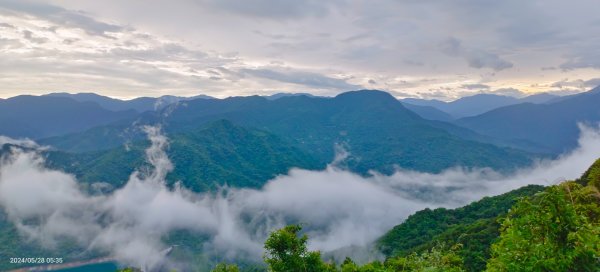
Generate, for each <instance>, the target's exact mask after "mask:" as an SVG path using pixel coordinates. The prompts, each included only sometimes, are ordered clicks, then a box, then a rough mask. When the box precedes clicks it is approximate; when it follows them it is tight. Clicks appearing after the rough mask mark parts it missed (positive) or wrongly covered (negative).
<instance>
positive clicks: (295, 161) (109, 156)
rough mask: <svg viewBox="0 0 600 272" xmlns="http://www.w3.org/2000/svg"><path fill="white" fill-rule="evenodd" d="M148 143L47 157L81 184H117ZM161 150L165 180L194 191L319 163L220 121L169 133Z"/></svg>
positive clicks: (139, 161)
mask: <svg viewBox="0 0 600 272" xmlns="http://www.w3.org/2000/svg"><path fill="white" fill-rule="evenodd" d="M148 145H149V142H147V141H140V142H136V143H134V144H132V145H130V146H129V147H128V148H129V150H127V149H126V147H119V148H115V149H111V150H108V151H101V152H91V153H80V154H71V153H64V152H51V153H49V154H48V161H49V165H50V166H51V167H55V168H61V169H64V170H65V171H67V172H69V173H74V174H75V175H76V176H77V177H78V178H79V179H80V181H83V182H84V183H88V184H89V183H93V182H108V183H110V184H112V185H115V186H116V187H120V186H122V185H123V183H124V182H126V181H127V180H128V178H129V175H130V174H131V173H132V172H133V171H134V170H135V169H138V168H140V167H143V166H144V165H145V161H144V150H145V149H146V148H147V147H148ZM167 154H168V155H169V158H170V159H171V160H172V162H173V164H174V166H175V168H174V171H173V172H172V173H170V174H169V175H168V176H167V179H168V181H169V183H173V182H175V181H178V180H180V181H182V183H183V185H184V186H185V187H186V188H188V189H191V190H194V191H207V190H211V189H214V188H216V186H222V185H225V184H227V185H229V186H233V187H252V188H258V187H260V186H262V185H263V184H264V183H265V182H266V181H268V180H270V179H272V178H274V177H275V176H276V175H279V174H285V173H287V172H288V171H289V170H290V168H292V167H301V168H304V169H317V168H321V167H324V166H325V165H324V164H320V163H319V162H318V161H317V160H315V159H314V158H313V157H311V156H310V155H307V154H305V153H303V152H302V151H300V150H298V149H297V148H294V147H292V146H291V145H290V144H289V143H287V142H286V141H284V140H282V139H280V138H279V137H277V136H274V135H272V134H270V133H268V132H264V131H260V130H255V129H246V128H242V127H239V126H236V125H234V124H232V123H231V122H229V121H225V120H220V121H215V122H211V123H208V124H205V125H202V126H200V127H197V128H195V129H191V130H188V131H186V132H185V133H181V134H175V135H171V136H170V138H169V148H168V150H167Z"/></svg>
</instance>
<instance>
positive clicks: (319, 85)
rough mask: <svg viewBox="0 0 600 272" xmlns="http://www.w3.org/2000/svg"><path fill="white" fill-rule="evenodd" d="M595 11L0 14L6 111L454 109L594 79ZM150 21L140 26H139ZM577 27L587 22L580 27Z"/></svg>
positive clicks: (50, 5)
mask: <svg viewBox="0 0 600 272" xmlns="http://www.w3.org/2000/svg"><path fill="white" fill-rule="evenodd" d="M596 6H597V3H596V2H595V1H594V0H577V1H574V2H573V1H570V2H565V1H559V0H550V1H544V2H543V4H542V3H541V2H536V1H533V2H527V3H523V1H518V0H508V1H488V0H485V1H478V2H475V1H462V0H461V1H452V2H447V1H393V0H384V1H381V2H379V3H378V4H377V5H372V4H371V3H370V2H368V1H361V0H335V1H314V0H299V1H283V2H281V1H269V0H250V1H244V3H243V4H240V3H238V2H236V1H229V0H228V1H214V0H199V1H178V2H176V3H172V2H167V1H153V2H152V3H148V2H147V1H127V2H123V1H114V0H108V2H106V1H104V2H102V3H97V2H96V1H79V0H75V1H74V0H52V1H49V2H48V1H37V0H26V1H15V0H0V57H1V58H2V60H3V63H2V64H0V73H1V74H2V76H0V83H2V84H0V86H2V87H0V97H8V96H14V95H17V94H20V93H23V92H27V93H37V94H40V93H47V92H52V91H71V92H90V91H97V92H100V93H102V94H105V95H111V96H117V97H136V96H140V95H147V96H159V95H164V94H173V95H184V96H185V95H189V96H191V95H197V94H200V93H204V94H208V95H211V96H216V97H226V96H231V95H249V94H271V93H274V92H280V91H288V92H307V91H310V92H313V93H314V94H318V95H334V94H337V93H340V92H342V91H348V90H352V89H356V88H362V87H368V88H379V89H384V90H388V91H391V92H394V93H396V94H402V93H404V94H407V95H404V96H417V97H426V98H435V97H437V98H441V99H445V100H448V99H453V98H457V97H459V96H463V95H467V94H470V93H473V92H476V91H477V90H472V89H469V88H464V87H463V86H468V85H473V84H485V85H487V86H490V89H502V88H515V89H518V90H520V91H523V92H526V93H530V92H539V91H549V90H552V88H553V87H552V86H551V85H552V83H553V82H556V81H559V80H561V79H564V78H570V79H571V80H583V81H586V80H590V79H592V78H597V77H598V69H599V68H600V58H599V56H598V53H597V50H596V48H597V44H598V43H599V41H600V40H599V39H600V38H599V37H600V35H598V34H600V23H598V19H597V16H596V14H595V13H594V10H595V8H596ZM140 10H143V11H144V12H140ZM572 14H577V16H570V15H572Z"/></svg>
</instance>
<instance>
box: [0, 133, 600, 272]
mask: <svg viewBox="0 0 600 272" xmlns="http://www.w3.org/2000/svg"><path fill="white" fill-rule="evenodd" d="M145 131H146V132H147V133H148V136H149V138H150V140H151V142H152V145H151V147H149V148H148V149H147V151H146V159H147V160H148V162H149V163H150V164H151V165H152V166H153V168H152V169H149V170H147V171H136V172H134V173H132V174H131V176H130V178H129V180H128V182H127V183H126V185H125V186H124V187H122V188H120V189H117V190H115V191H114V192H112V193H110V194H105V195H91V194H88V193H86V192H85V191H84V190H82V189H81V188H80V187H79V184H78V182H77V180H76V178H75V177H74V176H73V175H70V174H68V173H64V172H61V171H57V170H51V169H47V168H45V167H44V159H43V157H42V156H41V155H40V154H39V151H36V150H35V148H34V147H35V145H34V144H33V143H32V142H29V141H26V142H22V141H21V142H20V141H15V140H10V139H8V138H0V139H2V141H3V142H6V143H11V144H19V143H24V144H26V145H27V148H18V147H12V148H11V151H10V152H9V153H8V154H5V155H4V156H3V157H2V159H1V161H0V206H1V207H2V208H3V209H4V211H5V212H6V214H7V216H8V219H9V220H10V221H11V222H12V223H14V224H15V226H16V227H17V228H18V230H19V231H20V232H21V233H22V234H23V235H25V236H26V237H27V238H30V239H34V240H36V241H39V243H40V244H41V245H43V246H48V247H51V246H52V245H53V244H55V243H56V241H58V240H59V239H62V238H64V237H71V238H74V239H76V240H77V241H78V242H79V243H80V244H81V245H82V246H83V247H85V248H89V249H96V250H101V251H107V252H110V254H111V255H112V256H114V257H115V258H117V260H118V261H119V262H121V263H123V264H127V265H132V266H137V267H142V268H144V269H146V270H152V268H153V267H156V266H157V265H158V264H159V263H162V262H163V261H164V258H165V257H164V250H165V249H166V248H168V247H169V246H170V245H165V244H163V243H162V242H161V241H162V239H161V238H162V237H164V236H165V235H166V234H168V233H169V232H171V231H174V230H187V231H190V232H193V233H198V234H204V235H208V236H209V237H211V238H210V240H209V241H208V242H207V243H206V246H205V248H207V249H209V250H210V251H211V252H218V254H219V256H225V257H226V258H230V259H234V258H244V259H248V260H260V257H261V255H262V253H263V249H262V244H263V242H264V240H265V239H266V237H267V235H268V233H269V232H270V231H271V230H273V229H274V228H279V227H282V226H284V225H286V224H290V223H302V224H304V226H305V230H306V231H307V233H308V235H309V236H310V240H309V241H310V242H309V243H310V244H309V247H310V248H311V249H319V250H322V251H324V252H330V251H336V250H340V249H344V248H349V247H364V246H368V245H369V244H370V243H372V242H373V241H374V240H375V239H377V238H378V237H380V236H381V235H382V234H384V233H385V232H386V231H387V230H389V229H391V228H392V227H393V226H394V225H397V224H399V223H401V222H402V221H403V220H404V219H405V218H406V217H407V216H408V215H410V214H412V213H414V212H416V211H418V210H421V209H424V208H426V207H431V208H433V207H457V206H461V205H465V204H468V203H469V202H472V201H475V200H478V199H480V198H481V197H483V196H491V195H497V194H501V193H504V192H507V191H510V190H512V189H516V188H518V187H521V186H524V185H527V184H542V185H549V184H554V183H557V182H559V181H562V180H565V179H574V178H577V177H579V176H580V175H581V174H582V173H583V172H584V171H585V170H586V169H587V168H588V167H589V165H591V164H592V163H593V162H594V160H595V159H597V158H598V157H600V131H599V130H598V129H592V128H586V127H582V128H581V137H580V139H579V147H578V148H577V149H575V150H573V151H572V152H570V153H568V154H565V155H563V156H560V157H559V158H557V159H555V160H548V161H540V162H538V163H536V164H535V166H534V167H529V168H527V169H521V170H519V171H517V172H516V173H515V174H512V175H510V176H504V175H501V174H499V173H496V172H494V171H493V170H491V169H475V170H465V169H461V168H454V169H448V170H446V171H444V172H442V173H440V174H428V173H420V172H414V171H404V170H399V171H397V172H396V173H395V174H393V175H391V176H385V175H380V174H378V173H372V174H373V175H372V176H371V177H363V176H360V175H357V174H354V173H351V172H349V171H346V170H344V169H341V168H340V167H338V166H337V163H332V165H330V166H329V167H327V169H325V170H323V171H309V170H302V169H292V170H291V171H290V172H289V173H288V174H287V175H282V176H279V177H277V178H275V179H273V180H271V181H269V182H268V183H267V184H266V185H265V186H264V187H263V188H262V189H260V190H256V189H234V188H223V189H222V190H221V191H219V192H217V193H205V194H198V193H193V192H191V191H189V190H187V189H185V188H182V187H181V186H175V188H174V189H169V188H168V187H167V186H166V185H165V176H166V175H167V173H168V172H169V171H171V170H172V169H173V167H177V166H176V165H175V166H173V165H172V164H171V161H170V160H169V158H168V156H167V154H166V153H165V150H166V148H168V139H167V138H166V137H165V136H163V135H162V134H161V133H160V129H158V128H156V127H146V128H145ZM32 148H34V149H33V150H32Z"/></svg>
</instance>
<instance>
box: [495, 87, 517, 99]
mask: <svg viewBox="0 0 600 272" xmlns="http://www.w3.org/2000/svg"><path fill="white" fill-rule="evenodd" d="M492 93H494V94H499V95H508V96H513V97H522V96H525V93H523V92H521V91H520V90H519V89H515V88H500V89H496V90H494V91H493V92H492Z"/></svg>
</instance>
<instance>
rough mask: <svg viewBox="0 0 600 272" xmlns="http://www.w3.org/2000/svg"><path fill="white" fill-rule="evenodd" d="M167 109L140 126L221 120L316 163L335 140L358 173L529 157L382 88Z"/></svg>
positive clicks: (175, 129) (516, 161)
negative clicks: (424, 114)
mask: <svg viewBox="0 0 600 272" xmlns="http://www.w3.org/2000/svg"><path fill="white" fill-rule="evenodd" d="M167 110H168V114H165V113H166V112H163V113H162V114H161V113H158V114H146V115H144V116H142V117H140V119H139V120H138V123H140V124H155V123H161V124H163V127H164V129H165V131H166V132H167V134H169V135H170V134H179V133H186V132H187V131H189V130H193V129H195V128H197V127H198V126H200V125H202V124H206V123H208V122H212V121H215V120H221V119H226V120H230V121H232V122H233V123H235V124H236V125H240V126H243V127H245V128H250V129H259V130H263V131H267V132H269V133H272V134H275V135H277V136H279V137H280V138H281V139H284V140H286V141H287V142H288V143H290V144H292V145H293V146H295V147H296V148H298V149H300V150H302V152H304V153H307V154H309V155H311V156H313V157H314V158H316V159H317V160H318V161H319V162H320V163H321V164H325V163H328V162H330V161H331V160H333V157H334V148H333V147H334V145H335V144H341V145H343V146H344V147H345V148H346V149H348V151H350V154H351V156H350V158H349V159H348V161H347V164H348V167H349V168H350V169H352V170H354V171H356V172H359V173H363V174H365V173H367V172H368V171H369V170H377V171H380V172H383V173H388V174H389V173H392V172H393V171H394V170H395V169H397V167H401V168H405V169H411V170H418V171H426V172H439V171H441V170H444V169H447V168H450V167H454V166H464V167H491V168H494V169H497V170H507V171H509V170H512V169H515V168H518V167H520V166H524V165H528V164H530V163H531V161H532V156H531V155H529V154H527V153H525V152H521V151H517V150H514V149H508V148H501V147H497V146H494V145H491V144H485V143H481V142H476V141H471V140H465V139H463V138H460V137H459V136H456V135H455V134H456V133H450V132H448V131H460V130H461V129H459V128H457V127H455V126H453V125H451V124H446V125H445V126H440V125H439V124H438V122H434V121H429V120H424V119H422V118H421V117H419V116H418V115H416V114H415V113H413V112H411V111H410V110H408V109H406V108H405V107H404V106H402V103H400V102H399V101H398V100H396V99H395V98H394V97H392V96H391V95H390V94H388V93H385V92H381V91H370V90H363V91H355V92H347V93H343V94H340V95H338V96H336V97H334V98H321V97H307V96H290V97H282V98H280V99H276V100H268V99H266V98H264V97H258V96H251V97H232V98H227V99H196V100H191V101H186V102H185V103H182V104H181V105H179V106H178V107H175V108H168V109H167ZM128 127H129V124H113V125H111V126H108V127H98V128H94V129H93V130H90V131H88V132H84V133H79V134H73V135H67V136H64V137H56V138H51V139H46V140H44V141H42V142H43V143H44V144H49V145H52V146H55V147H57V148H59V149H61V150H67V151H86V150H87V151H89V150H93V149H103V148H108V147H110V146H111V145H112V146H113V147H116V146H118V145H120V144H122V143H123V142H124V141H125V140H126V139H127V137H123V136H122V134H123V132H124V131H126V130H127V128H128ZM463 134H464V133H463ZM131 137H133V138H136V137H138V138H139V137H141V135H140V134H139V133H138V134H133V135H131ZM471 138H477V137H471Z"/></svg>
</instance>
